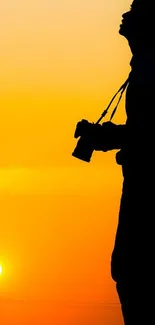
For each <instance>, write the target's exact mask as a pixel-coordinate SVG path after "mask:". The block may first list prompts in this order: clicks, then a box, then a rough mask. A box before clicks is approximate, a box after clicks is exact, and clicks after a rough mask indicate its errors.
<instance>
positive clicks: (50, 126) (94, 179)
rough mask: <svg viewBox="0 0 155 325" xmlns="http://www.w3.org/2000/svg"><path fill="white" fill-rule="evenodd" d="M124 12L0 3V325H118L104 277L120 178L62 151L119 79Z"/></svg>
mask: <svg viewBox="0 0 155 325" xmlns="http://www.w3.org/2000/svg"><path fill="white" fill-rule="evenodd" d="M130 4H131V1H129V0H120V1H118V0H111V1H105V0H89V1H88V0H55V1H53V0H22V1H21V0H5V1H4V0H2V1H1V10H0V30H1V33H0V43H1V51H0V106H1V118H0V139H1V141H0V167H1V168H0V211H1V212H0V323H1V325H122V324H123V321H122V316H121V310H120V305H119V301H118V297H117V294H116V290H115V283H114V282H113V280H112V279H111V276H110V259H111V252H112V248H113V244H114V238H115V232H116V227H117V220H118V211H119V200H120V195H121V188H122V174H121V168H120V167H119V166H118V165H116V162H115V154H116V152H109V153H101V152H95V153H93V156H92V160H91V162H90V163H84V162H82V161H80V160H78V159H75V158H73V157H72V151H73V149H74V147H75V145H76V142H77V141H76V140H75V139H74V137H73V136H74V130H75V126H76V123H77V122H78V121H79V120H81V119H82V118H85V119H88V120H89V121H90V122H95V121H96V120H97V119H98V118H99V117H100V115H101V113H102V111H103V110H104V109H105V107H106V106H107V104H108V103H109V101H110V99H111V97H112V96H113V95H114V93H115V92H116V91H117V89H118V88H119V87H120V85H121V84H122V83H123V82H124V81H125V79H126V78H127V76H128V73H129V72H130V64H129V63H130V60H131V53H130V50H129V47H128V43H127V41H126V40H125V39H124V38H123V37H121V36H120V35H119V34H118V30H119V25H120V23H121V15H122V14H123V12H125V11H127V10H129V7H130ZM108 118H109V116H108V117H107V119H108ZM125 120H126V116H125V108H124V97H123V99H122V102H121V104H120V106H119V109H118V112H117V114H116V117H115V118H114V122H115V123H119V124H121V123H125Z"/></svg>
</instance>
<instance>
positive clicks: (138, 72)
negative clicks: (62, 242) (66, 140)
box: [73, 0, 155, 325]
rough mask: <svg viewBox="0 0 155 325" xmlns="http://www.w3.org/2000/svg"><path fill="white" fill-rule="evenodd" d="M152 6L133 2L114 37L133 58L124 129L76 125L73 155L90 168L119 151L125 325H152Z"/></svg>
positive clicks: (116, 271) (117, 271) (118, 246)
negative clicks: (98, 155) (102, 155)
mask: <svg viewBox="0 0 155 325" xmlns="http://www.w3.org/2000/svg"><path fill="white" fill-rule="evenodd" d="M154 5H155V4H154V1H153V0H134V1H133V3H132V6H131V10H130V11H128V12H126V13H125V14H123V15H122V17H123V20H122V24H121V25H120V30H119V33H120V34H121V35H123V36H124V37H125V38H126V39H127V40H128V43H129V46H130V49H131V52H132V59H131V62H130V66H131V72H130V74H129V79H128V82H127V83H125V86H127V90H126V115H127V119H126V123H125V124H124V125H116V124H114V123H112V122H111V121H110V122H106V123H103V124H102V125H101V124H97V123H98V122H99V121H100V119H99V121H98V122H97V123H96V124H92V123H89V122H88V121H86V120H83V121H82V122H79V123H80V124H77V128H76V131H75V137H76V138H77V137H78V136H79V135H81V138H80V140H79V142H78V144H77V147H76V148H75V150H74V152H73V156H75V157H78V158H79V159H82V160H84V161H87V162H89V161H90V158H91V155H92V152H93V150H100V151H104V152H105V151H109V150H114V149H119V151H118V152H117V154H116V162H117V163H118V164H119V165H121V166H122V173H123V177H124V180H123V188H122V197H121V204H120V212H119V220H118V228H117V232H116V239H115V243H114V249H113V252H112V259H111V274H112V278H113V280H114V281H115V282H116V288H117V292H118V296H119V299H120V303H121V307H122V313H123V317H124V323H125V325H141V324H145V325H147V324H148V325H152V324H155V305H154V294H155V266H154V264H155V263H154V257H155V244H154V243H155V212H154V210H155V196H154V192H155V189H154V188H155V177H154V176H155V158H154V148H155V143H154V142H155V135H154V130H155V126H154V115H155V12H154V9H155V7H154ZM124 90H125V89H124ZM103 115H104V114H103ZM114 325H115V324H114Z"/></svg>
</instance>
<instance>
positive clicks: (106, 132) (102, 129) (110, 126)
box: [93, 122, 117, 152]
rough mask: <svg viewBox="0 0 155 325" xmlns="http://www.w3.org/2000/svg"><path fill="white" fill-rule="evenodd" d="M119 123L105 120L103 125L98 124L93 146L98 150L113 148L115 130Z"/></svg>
mask: <svg viewBox="0 0 155 325" xmlns="http://www.w3.org/2000/svg"><path fill="white" fill-rule="evenodd" d="M116 128H117V125H116V124H114V123H112V122H104V123H103V124H102V125H101V124H98V125H96V130H95V136H94V139H93V147H94V150H96V151H104V152H106V151H108V150H112V149H114V148H113V143H114V142H115V131H116Z"/></svg>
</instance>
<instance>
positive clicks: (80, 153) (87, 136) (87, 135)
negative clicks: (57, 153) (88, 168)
mask: <svg viewBox="0 0 155 325" xmlns="http://www.w3.org/2000/svg"><path fill="white" fill-rule="evenodd" d="M99 126H101V125H100V124H95V123H89V122H88V121H87V120H84V119H83V120H82V121H80V122H78V123H77V125H76V130H75V133H74V138H78V137H79V136H80V139H79V140H78V142H77V145H76V148H75V149H74V151H73V153H72V156H73V157H75V158H78V159H81V160H83V161H85V162H90V160H91V156H92V153H93V151H94V140H95V137H96V131H97V130H96V129H97V127H99Z"/></svg>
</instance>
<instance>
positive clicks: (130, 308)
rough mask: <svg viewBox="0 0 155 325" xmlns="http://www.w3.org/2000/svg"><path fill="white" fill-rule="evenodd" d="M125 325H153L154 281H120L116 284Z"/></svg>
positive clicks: (138, 279) (154, 321)
mask: <svg viewBox="0 0 155 325" xmlns="http://www.w3.org/2000/svg"><path fill="white" fill-rule="evenodd" d="M116 288H117V293H118V296H119V300H120V303H121V308H122V314H123V318H124V324H125V325H141V324H144V325H152V324H154V323H155V319H154V318H155V316H154V310H155V306H154V281H153V279H152V280H151V279H150V280H149V279H148V277H147V278H143V280H142V279H140V278H137V281H135V280H131V279H130V280H127V279H120V280H118V281H117V283H116Z"/></svg>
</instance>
